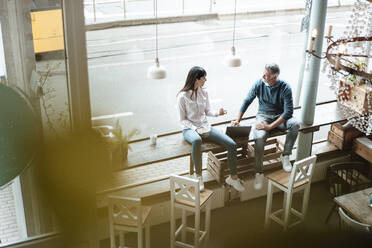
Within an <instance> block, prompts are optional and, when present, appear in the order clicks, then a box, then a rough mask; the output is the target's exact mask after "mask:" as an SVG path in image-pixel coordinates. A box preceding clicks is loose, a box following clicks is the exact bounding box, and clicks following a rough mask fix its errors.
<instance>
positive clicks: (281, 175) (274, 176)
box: [266, 170, 309, 188]
mask: <svg viewBox="0 0 372 248" xmlns="http://www.w3.org/2000/svg"><path fill="white" fill-rule="evenodd" d="M266 177H267V179H269V180H272V181H274V182H276V183H278V184H280V185H282V186H283V187H286V188H288V185H289V179H290V177H291V173H289V172H286V171H284V170H278V171H275V172H272V173H270V174H268V175H267V176H266ZM308 182H309V179H306V180H302V181H299V182H297V183H295V184H294V185H293V188H297V187H299V186H301V185H304V184H306V183H308Z"/></svg>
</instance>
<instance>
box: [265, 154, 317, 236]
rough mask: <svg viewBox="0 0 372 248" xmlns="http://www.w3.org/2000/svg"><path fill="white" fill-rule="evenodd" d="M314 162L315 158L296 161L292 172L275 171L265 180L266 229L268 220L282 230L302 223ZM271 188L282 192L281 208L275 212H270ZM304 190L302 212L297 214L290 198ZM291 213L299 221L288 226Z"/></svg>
mask: <svg viewBox="0 0 372 248" xmlns="http://www.w3.org/2000/svg"><path fill="white" fill-rule="evenodd" d="M315 162H316V156H315V155H313V156H311V157H308V158H305V159H303V160H300V161H297V162H295V163H294V165H293V168H292V172H291V173H288V172H285V171H284V170H279V171H275V172H273V173H271V174H269V175H267V178H268V180H269V185H268V190H267V202H266V215H265V226H266V227H268V226H269V224H270V220H271V219H272V220H274V221H275V222H277V223H278V224H280V225H282V226H283V227H284V230H287V229H288V227H292V226H294V225H296V224H299V223H300V222H302V221H304V219H305V216H306V212H307V205H308V202H309V195H310V185H311V177H312V175H313V168H314V165H315ZM273 186H275V187H277V188H279V189H280V190H282V191H284V199H283V208H282V209H279V210H277V211H275V212H273V213H272V212H271V204H272V198H273ZM300 190H304V195H303V199H302V211H301V212H299V211H297V210H296V209H294V208H292V197H293V194H294V193H295V192H298V191H300ZM283 212H284V217H283V218H282V219H280V218H279V217H278V216H279V215H281V214H283ZM290 213H293V214H294V215H296V216H297V217H298V218H299V219H300V220H299V221H296V222H294V223H293V224H291V225H288V224H289V215H290Z"/></svg>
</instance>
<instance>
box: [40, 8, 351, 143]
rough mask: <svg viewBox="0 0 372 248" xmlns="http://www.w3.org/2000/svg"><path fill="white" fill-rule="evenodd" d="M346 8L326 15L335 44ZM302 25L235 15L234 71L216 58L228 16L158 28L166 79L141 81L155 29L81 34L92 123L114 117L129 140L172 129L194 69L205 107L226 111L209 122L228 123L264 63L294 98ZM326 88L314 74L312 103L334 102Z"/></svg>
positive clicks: (224, 47)
mask: <svg viewBox="0 0 372 248" xmlns="http://www.w3.org/2000/svg"><path fill="white" fill-rule="evenodd" d="M350 9H351V8H350V7H349V8H347V7H342V8H332V9H329V11H328V14H327V24H326V27H327V26H328V25H330V24H332V25H333V30H334V33H333V34H334V36H335V37H336V38H337V37H340V36H342V35H343V32H344V30H345V27H346V24H347V17H348V16H349V14H350V12H348V11H349V10H350ZM302 18H303V13H300V12H294V13H291V14H283V13H281V14H280V13H273V14H271V15H257V16H251V17H246V16H245V17H243V16H239V18H238V19H237V23H236V41H235V46H236V49H237V53H238V54H239V55H240V57H241V59H242V66H241V67H237V68H229V67H226V66H225V65H224V57H225V56H226V55H228V54H229V53H230V49H231V46H232V34H233V19H232V17H231V16H229V17H223V16H222V17H221V16H220V18H219V19H210V20H204V21H197V22H181V23H171V24H161V25H159V26H158V31H159V37H158V41H159V59H160V63H161V65H162V66H164V67H165V68H166V69H167V74H168V75H167V78H165V79H163V80H151V79H147V77H146V73H147V69H148V68H149V67H150V66H151V65H152V64H153V63H154V58H155V25H142V26H130V27H121V28H111V29H104V30H97V31H88V32H87V33H86V37H87V51H88V68H89V81H90V98H91V111H92V117H93V118H94V119H96V118H97V117H98V119H100V117H102V116H105V115H117V114H118V115H119V116H120V117H119V120H120V123H121V125H122V126H123V127H124V128H125V130H130V129H132V128H138V129H139V130H140V134H139V135H138V136H136V137H135V138H142V137H148V136H149V135H151V134H163V133H167V132H172V131H178V130H180V125H179V120H178V110H177V106H176V95H177V93H178V91H179V90H180V89H181V88H182V86H183V84H184V82H185V79H186V75H187V72H188V70H189V69H190V68H191V67H192V66H194V65H198V66H202V67H204V68H205V69H206V71H207V82H206V87H207V89H208V92H209V95H210V98H211V103H212V106H213V107H215V108H219V107H224V108H225V109H227V111H228V113H227V115H225V116H222V117H218V118H210V121H211V122H212V123H215V122H221V121H226V120H232V119H234V118H235V117H236V114H237V112H238V111H239V107H240V105H241V103H242V101H243V98H244V97H245V96H246V94H247V92H248V90H249V88H250V87H251V85H252V84H253V83H254V82H255V81H256V80H257V79H259V78H260V77H261V75H262V72H263V69H264V65H265V64H266V63H270V62H276V63H278V64H279V65H280V67H281V74H280V78H281V79H283V80H285V81H287V82H288V83H289V84H290V85H291V87H292V92H293V96H295V95H296V90H297V82H298V77H299V71H300V67H301V63H302V56H303V48H304V47H303V46H304V45H303V44H304V40H305V33H303V32H300V24H301V20H302ZM323 49H325V47H323ZM39 63H40V64H41V63H45V61H41V62H39ZM62 66H63V64H62ZM62 70H64V69H63V68H62ZM57 76H58V75H57ZM51 81H53V84H54V87H55V88H56V89H57V90H58V91H61V92H62V91H64V92H67V91H66V83H65V82H64V83H58V82H61V81H63V77H61V75H59V79H55V78H53V80H51ZM328 82H329V80H328V78H327V77H326V74H325V73H321V74H320V79H319V88H318V95H317V102H322V101H327V100H333V99H335V95H334V92H333V91H332V90H330V89H329V87H328V85H327V84H328ZM59 95H62V96H63V97H61V96H59V97H57V98H59V99H56V102H60V103H61V104H60V105H61V106H62V103H64V102H65V101H66V99H67V94H65V93H63V94H60V93H59ZM62 98H63V99H62ZM256 112H257V101H256V100H255V101H254V103H253V104H252V106H250V107H249V109H248V110H247V112H246V114H245V116H252V115H255V114H256ZM93 123H94V124H95V125H96V124H111V125H113V124H115V119H112V118H111V119H103V120H102V119H101V120H96V121H94V122H93ZM325 135H326V131H323V132H318V133H316V135H315V139H319V138H325Z"/></svg>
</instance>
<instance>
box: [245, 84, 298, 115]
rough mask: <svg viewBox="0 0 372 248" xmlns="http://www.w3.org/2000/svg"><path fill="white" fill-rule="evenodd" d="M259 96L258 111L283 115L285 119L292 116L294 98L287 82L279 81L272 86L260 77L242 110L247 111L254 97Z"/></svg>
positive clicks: (250, 91)
mask: <svg viewBox="0 0 372 248" xmlns="http://www.w3.org/2000/svg"><path fill="white" fill-rule="evenodd" d="M255 97H257V98H258V102H259V106H258V112H260V113H264V114H268V115H281V117H283V118H284V119H285V120H288V119H289V118H291V117H292V114H293V98H292V89H291V87H290V86H289V84H287V83H286V82H284V81H282V80H278V82H277V83H276V84H275V85H274V86H273V87H270V86H269V85H268V84H265V82H264V81H263V80H262V79H259V80H258V81H257V82H256V83H255V84H254V85H253V87H252V88H251V89H250V90H249V92H248V95H247V97H246V98H245V99H244V101H243V104H242V106H241V107H240V112H243V113H244V112H245V111H246V110H247V108H248V106H249V105H250V104H251V103H252V101H253V100H254V98H255Z"/></svg>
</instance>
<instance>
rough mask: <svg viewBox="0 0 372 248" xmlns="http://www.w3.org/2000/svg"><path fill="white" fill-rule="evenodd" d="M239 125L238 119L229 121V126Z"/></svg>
mask: <svg viewBox="0 0 372 248" xmlns="http://www.w3.org/2000/svg"><path fill="white" fill-rule="evenodd" d="M239 125H240V122H239V121H236V120H235V121H231V126H233V127H237V126H239Z"/></svg>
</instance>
